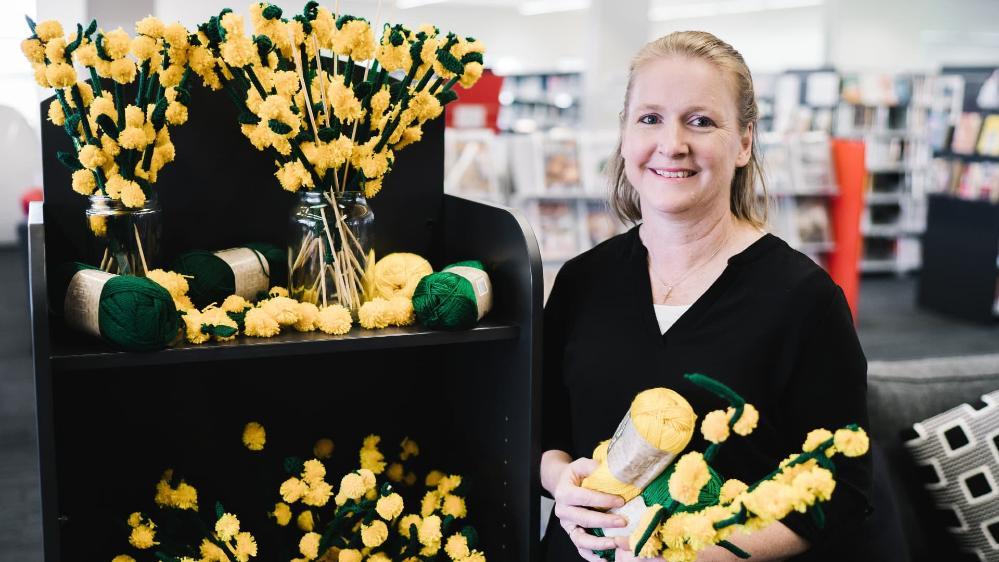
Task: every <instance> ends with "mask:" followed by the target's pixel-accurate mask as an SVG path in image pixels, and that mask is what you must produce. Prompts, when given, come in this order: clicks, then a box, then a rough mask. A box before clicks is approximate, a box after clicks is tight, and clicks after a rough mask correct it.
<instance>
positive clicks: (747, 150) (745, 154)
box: [735, 123, 754, 168]
mask: <svg viewBox="0 0 999 562" xmlns="http://www.w3.org/2000/svg"><path fill="white" fill-rule="evenodd" d="M753 125H754V124H753V123H750V124H748V125H746V130H745V131H743V132H742V135H741V137H740V138H739V144H740V145H741V146H740V148H739V157H738V158H736V160H735V165H736V167H737V168H741V167H743V166H745V165H746V164H749V159H750V157H752V155H753Z"/></svg>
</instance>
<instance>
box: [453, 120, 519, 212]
mask: <svg viewBox="0 0 999 562" xmlns="http://www.w3.org/2000/svg"><path fill="white" fill-rule="evenodd" d="M504 152H505V151H504V150H503V143H502V142H500V141H499V139H498V138H497V137H496V135H495V134H494V133H493V131H492V130H490V129H472V130H459V129H447V131H446V132H445V135H444V191H445V192H446V193H455V194H460V195H464V196H468V197H472V198H477V199H483V200H486V201H493V202H503V200H504V196H503V192H502V190H501V188H500V185H501V180H500V175H501V174H500V170H502V169H504V167H505V156H504Z"/></svg>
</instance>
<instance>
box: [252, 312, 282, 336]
mask: <svg viewBox="0 0 999 562" xmlns="http://www.w3.org/2000/svg"><path fill="white" fill-rule="evenodd" d="M243 325H244V326H245V328H244V330H243V333H245V334H246V335H248V336H253V337H258V338H269V337H271V336H276V335H278V334H279V333H281V325H280V324H278V323H277V320H275V319H273V318H271V315H270V314H267V313H266V312H264V311H263V309H260V308H251V309H250V310H247V311H246V316H245V317H244V318H243Z"/></svg>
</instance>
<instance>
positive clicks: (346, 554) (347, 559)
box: [337, 548, 364, 562]
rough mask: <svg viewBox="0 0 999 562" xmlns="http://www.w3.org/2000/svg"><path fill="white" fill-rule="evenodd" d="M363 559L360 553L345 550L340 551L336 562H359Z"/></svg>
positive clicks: (351, 549)
mask: <svg viewBox="0 0 999 562" xmlns="http://www.w3.org/2000/svg"><path fill="white" fill-rule="evenodd" d="M363 559H364V556H363V555H362V554H361V551H359V550H354V549H353V548H347V549H344V550H341V551H340V555H339V558H337V562H361V560H363Z"/></svg>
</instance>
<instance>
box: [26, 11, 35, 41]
mask: <svg viewBox="0 0 999 562" xmlns="http://www.w3.org/2000/svg"><path fill="white" fill-rule="evenodd" d="M24 21H26V22H28V29H30V30H31V35H32V36H35V20H33V19H31V18H29V17H28V15H27V14H25V16H24Z"/></svg>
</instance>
